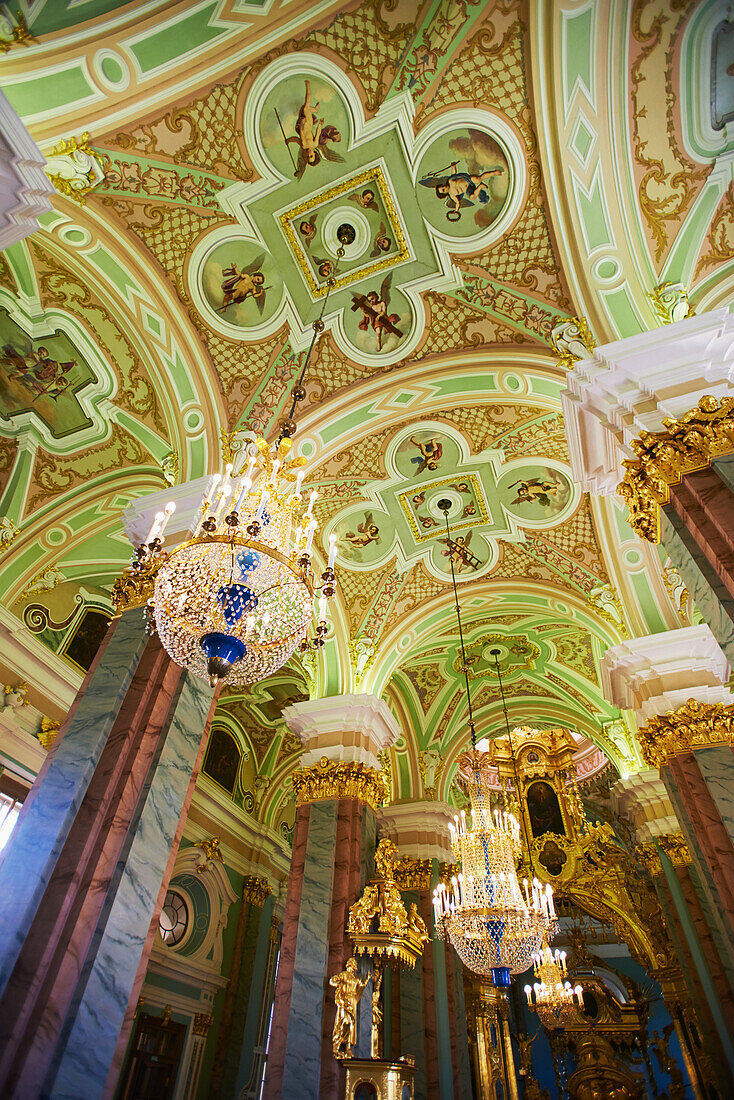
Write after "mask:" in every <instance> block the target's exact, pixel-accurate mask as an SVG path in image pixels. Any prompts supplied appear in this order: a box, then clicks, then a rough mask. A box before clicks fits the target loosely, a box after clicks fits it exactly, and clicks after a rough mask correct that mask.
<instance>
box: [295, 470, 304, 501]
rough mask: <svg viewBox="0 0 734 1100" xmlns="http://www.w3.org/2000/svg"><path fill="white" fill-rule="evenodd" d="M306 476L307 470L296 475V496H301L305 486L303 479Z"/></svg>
mask: <svg viewBox="0 0 734 1100" xmlns="http://www.w3.org/2000/svg"><path fill="white" fill-rule="evenodd" d="M305 476H306V471H305V470H299V471H298V473H297V474H296V496H298V497H299V496H300V495H301V486H302V485H303V479H304V477H305Z"/></svg>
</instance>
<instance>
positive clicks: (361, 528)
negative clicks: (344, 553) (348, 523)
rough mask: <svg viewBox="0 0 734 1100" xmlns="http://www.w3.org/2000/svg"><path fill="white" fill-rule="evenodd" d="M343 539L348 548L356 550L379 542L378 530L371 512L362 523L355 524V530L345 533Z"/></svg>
mask: <svg viewBox="0 0 734 1100" xmlns="http://www.w3.org/2000/svg"><path fill="white" fill-rule="evenodd" d="M344 538H345V539H346V541H347V542H348V543H349V544H350V546H353V547H355V548H356V549H358V550H361V549H363V548H364V547H365V546H369V545H370V543H372V542H379V541H380V528H379V527H378V526H377V524H376V523H375V521H374V519H373V514H372V512H367V513H366V514H365V517H364V520H363V521H362V523H358V524H357V530H356V531H347V532H346V534H345V535H344Z"/></svg>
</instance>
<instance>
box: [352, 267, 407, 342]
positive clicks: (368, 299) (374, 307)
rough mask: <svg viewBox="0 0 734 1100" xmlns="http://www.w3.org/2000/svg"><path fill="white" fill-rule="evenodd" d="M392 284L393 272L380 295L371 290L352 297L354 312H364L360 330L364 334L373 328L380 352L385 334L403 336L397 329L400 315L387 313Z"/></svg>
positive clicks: (383, 285) (386, 278) (386, 279)
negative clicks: (359, 310)
mask: <svg viewBox="0 0 734 1100" xmlns="http://www.w3.org/2000/svg"><path fill="white" fill-rule="evenodd" d="M391 283H392V272H390V274H389V275H387V276H386V277H385V278H384V279H383V280H382V285H381V286H380V293H379V294H378V293H377V291H376V290H370V291H368V292H367V294H355V295H353V296H352V311H353V312H354V311H356V310H358V309H361V310H362V320H361V321H360V322H359V328H360V329H361V331H362V332H368V331H369V329H370V328H372V330H373V331H374V333H375V335H376V336H377V350H378V351H381V350H382V337H383V333H385V332H391V333H392V334H393V335H394V336H402V335H403V333H402V332H401V331H400V329H399V328H396V327H395V325H396V323H397V322H398V321H399V320H400V314H398V313H388V312H387V310H388V306H389V305H390V285H391Z"/></svg>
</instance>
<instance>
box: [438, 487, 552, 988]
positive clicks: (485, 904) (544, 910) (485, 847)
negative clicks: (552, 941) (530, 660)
mask: <svg viewBox="0 0 734 1100" xmlns="http://www.w3.org/2000/svg"><path fill="white" fill-rule="evenodd" d="M438 506H439V508H440V509H441V511H442V512H443V514H444V518H445V520H446V536H447V545H448V549H449V563H450V565H451V580H452V583H453V587H454V598H455V601H456V617H457V620H458V624H459V641H460V644H461V659H462V666H463V669H464V682H465V686H466V699H467V707H468V712H469V734H470V737H471V750H470V751H469V752H468V753H464V754H463V756H462V757H461V759H460V761H459V779H460V782H461V783H462V786H463V787H464V789H465V790H466V792H467V794H468V795H469V800H470V802H471V820H470V821H467V816H466V813H465V811H463V810H462V812H461V814H460V815H459V814H457V815H456V816H455V817H454V824H453V825H450V826H449V829H450V834H451V848H452V851H453V853H454V858H455V859H456V861H457V862H458V863H459V864H460V865H461V871H460V872H459V873H458V874H457V875H456V876H454V877H453V878H452V879H451V887H450V888H449V887H447V886H445V885H444V884H440V885H439V886H438V887H437V888H436V890H435V891H434V894H433V907H434V917H435V927H436V934H437V935H438V936H439V937H440V938H442V939H446V940H448V941H449V942H450V943H451V944H453V946H454V948H455V949H456V951H457V953H458V955H459V957H460V958H461V960H462V962H464V963H465V964H466V966H467V967H468V968H469V969H470V970H473V971H474V972H475V973H476V974H483V975H486V976H488V977H491V978H492V981H493V983H494V984H495V986H499V987H505V988H506V987H508V986H509V984H510V977H511V975H512V974H522V973H523V972H524V971H525V970H527V969H528V967H529V966H530V964H531V962H532V959H533V955H534V954H535V953H536V952H537V951H538V949H539V948H540V945H541V943H542V942H543V939H544V937H545V936H546V935H547V934H548V933H549V932H550V931H551V930H552V929H554V928H555V923H556V914H555V909H554V907H553V890H552V888H551V886H550V884H549V885H547V886H544V885H543V884H542V883H541V882H540V881H539V879H537V878H535V877H533V879H532V881H531V882H529V881H528V880H527V879H523V884H522V888H521V887H520V882H519V880H518V877H517V870H516V860H517V859H518V857H519V856H520V854H521V851H522V846H521V843H520V825H519V823H518V820H517V817H516V816H515V815H514V814H513V813H511V812H510V811H509V810H508V808H506V807H505V808H504V809H499V808H494V809H493V808H492V806H491V803H490V793H489V792H490V772H489V757H488V754H487V753H480V752H478V751H477V746H476V730H475V724H474V715H473V712H472V706H471V689H470V686H469V671H468V665H467V663H466V654H465V652H464V634H463V629H462V622H461V609H460V607H459V593H458V589H457V585H456V574H455V571H454V558H453V546H454V544H453V542H452V539H451V531H450V527H449V520H448V513H449V511H450V508H451V502H450V501H449V500H440V501H439V503H438ZM492 652H493V654H494V656H495V662H496V664H497V670H498V672H499V661H498V654H499V650H493V651H492ZM500 691H501V692H502V702H503V706H504V708H505V723H506V725H507V732H508V734H509V732H510V727H509V720H508V717H507V707H506V705H505V700H504V691H503V690H502V681H501V679H500ZM510 747H511V749H512V739H511V738H510ZM513 763H514V755H513ZM516 790H517V786H516Z"/></svg>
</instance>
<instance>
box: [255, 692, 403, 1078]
mask: <svg viewBox="0 0 734 1100" xmlns="http://www.w3.org/2000/svg"><path fill="white" fill-rule="evenodd" d="M284 717H285V719H286V721H287V723H288V725H289V726H290V728H291V729H292V730H293V732H294V733H296V734H297V736H298V737H299V738H300V739H301V741H302V742H303V745H304V749H305V752H304V755H303V757H302V762H303V764H304V767H303V768H302V769H301V770H300V771H299V772H297V773H296V775H295V776H294V779H293V786H294V789H295V792H296V801H297V807H296V820H295V830H294V841H293V855H292V859H291V868H290V874H289V878H288V891H287V895H286V903H285V916H284V920H283V939H282V946H281V955H280V965H279V969H278V979H277V984H276V990H275V1001H274V1009H273V1024H272V1030H271V1039H270V1050H269V1054H268V1065H267V1073H266V1079H265V1094H264V1095H265V1097H266V1100H280V1098H283V1100H285V1098H286V1097H291V1096H299V1097H303V1098H304V1100H306V1098H311V1100H316V1098H317V1097H319V1098H325V1097H326V1098H330V1100H331V1098H333V1100H341V1097H342V1095H343V1093H344V1088H345V1080H346V1076H345V1073H344V1069H343V1067H342V1065H341V1063H339V1062H337V1061H336V1060H335V1058H334V1056H333V1052H332V1031H333V1026H334V1014H335V1006H334V1000H333V997H332V995H331V991H330V989H329V987H328V978H329V977H330V976H332V975H333V974H335V973H338V972H339V971H341V970H342V969H343V968H344V965H345V963H346V961H347V958H348V957H349V954H350V947H349V944H348V942H347V939H346V925H347V921H348V916H349V907H350V906H351V905H352V904H353V903H354V902H355V901H356V900H357V898H358V896H359V893H360V890H361V888H362V886H363V884H364V882H365V881H366V879H367V878H369V877H371V875H372V871H373V868H372V859H373V855H374V849H375V840H376V819H375V811H376V809H377V807H378V806H380V805H381V804H382V803H383V802H384V801H385V800H386V798H387V796H388V786H387V780H386V778H385V776H384V775H383V773H382V770H381V768H380V764H379V755H380V753H381V752H382V751H383V750H384V749H385V748H387V747H388V746H389V745H391V744H392V743H393V741H394V740H395V739H396V738H397V736H398V735H399V733H400V730H399V727H398V726H397V723H396V721H395V719H394V718H393V716H392V714H391V712H390V711H389V710H388V708H387V707H386V706H385V704H384V703H383V702H382V701H381V700H380V699H377V698H375V697H373V696H355V695H346V696H339V697H334V698H329V699H320V700H310V701H308V702H304V703H298V704H295V705H293V706H291V707H288V708H286V710H285V711H284ZM368 992H369V990H368ZM367 995H368V993H365V995H364V996H365V997H366V996H367ZM362 1030H363V1031H366V1034H367V1035H368V1030H366V1029H362ZM367 1041H369V1040H367ZM363 1053H364V1054H367V1053H368V1051H367V1050H365V1051H364V1052H363Z"/></svg>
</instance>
